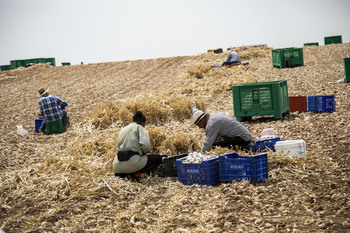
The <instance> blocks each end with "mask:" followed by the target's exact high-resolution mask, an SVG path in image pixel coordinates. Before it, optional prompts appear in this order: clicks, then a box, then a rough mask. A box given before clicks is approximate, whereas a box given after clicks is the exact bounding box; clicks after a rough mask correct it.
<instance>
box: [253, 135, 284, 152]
mask: <svg viewBox="0 0 350 233" xmlns="http://www.w3.org/2000/svg"><path fill="white" fill-rule="evenodd" d="M278 141H281V137H275V138H267V139H262V140H259V139H255V140H254V145H255V148H254V151H256V152H263V151H268V150H272V151H273V152H275V151H276V150H275V144H276V142H278Z"/></svg>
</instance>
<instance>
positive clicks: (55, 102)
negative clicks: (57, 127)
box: [38, 88, 68, 132]
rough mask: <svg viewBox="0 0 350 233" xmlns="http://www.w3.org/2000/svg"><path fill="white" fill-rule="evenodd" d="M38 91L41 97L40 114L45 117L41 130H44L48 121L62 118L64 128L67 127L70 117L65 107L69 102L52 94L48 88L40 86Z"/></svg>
mask: <svg viewBox="0 0 350 233" xmlns="http://www.w3.org/2000/svg"><path fill="white" fill-rule="evenodd" d="M38 92H39V95H40V97H41V98H40V100H39V107H40V114H39V116H41V117H44V123H43V124H42V125H41V128H40V131H41V132H43V131H44V130H45V123H46V122H51V121H58V120H61V119H62V122H63V127H64V129H66V128H67V127H68V117H67V112H66V110H65V108H66V107H67V106H68V103H67V102H66V101H63V100H61V99H60V98H58V97H57V96H54V95H50V94H49V93H48V89H45V88H40V89H39V90H38Z"/></svg>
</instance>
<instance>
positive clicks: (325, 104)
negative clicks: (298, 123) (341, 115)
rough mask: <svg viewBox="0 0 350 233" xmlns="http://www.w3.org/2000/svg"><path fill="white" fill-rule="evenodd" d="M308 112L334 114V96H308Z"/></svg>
mask: <svg viewBox="0 0 350 233" xmlns="http://www.w3.org/2000/svg"><path fill="white" fill-rule="evenodd" d="M308 111H309V112H334V111H335V96H334V95H310V96H308Z"/></svg>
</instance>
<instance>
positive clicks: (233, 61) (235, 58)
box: [222, 50, 241, 66]
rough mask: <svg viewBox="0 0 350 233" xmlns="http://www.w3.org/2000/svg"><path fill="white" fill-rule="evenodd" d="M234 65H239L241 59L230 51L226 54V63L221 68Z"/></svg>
mask: <svg viewBox="0 0 350 233" xmlns="http://www.w3.org/2000/svg"><path fill="white" fill-rule="evenodd" d="M234 64H241V58H240V57H239V55H238V53H237V52H235V51H232V50H230V51H229V52H228V56H227V59H226V61H225V62H224V63H223V64H222V65H223V66H230V65H234Z"/></svg>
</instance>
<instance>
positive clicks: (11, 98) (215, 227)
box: [0, 43, 350, 233]
mask: <svg viewBox="0 0 350 233" xmlns="http://www.w3.org/2000/svg"><path fill="white" fill-rule="evenodd" d="M237 51H238V52H239V54H240V56H241V59H242V61H243V62H249V65H248V66H235V67H231V68H226V67H223V68H211V66H212V65H220V64H221V63H222V62H223V61H224V60H225V59H226V56H227V52H225V53H222V54H213V53H212V54H200V55H196V56H184V57H170V58H159V59H148V60H137V61H123V62H109V63H100V64H87V65H73V66H63V67H50V66H46V65H36V66H33V67H30V68H19V69H17V70H13V71H2V72H0V85H1V92H0V100H1V101H0V103H1V106H0V108H1V110H0V118H1V122H2V123H1V124H0V127H1V137H0V228H1V229H3V230H4V231H5V232H7V233H10V232H349V231H350V220H349V219H350V218H349V217H350V216H349V213H350V199H349V193H350V190H349V187H350V186H349V184H350V177H349V163H350V152H349V148H350V143H349V136H350V132H349V122H350V116H349V113H350V104H349V99H350V85H349V84H347V83H341V82H337V80H339V79H341V78H343V77H344V68H343V58H344V57H345V56H350V44H349V43H346V44H337V45H327V46H311V47H305V48H304V49H303V51H304V63H305V65H304V66H302V67H295V68H287V69H277V68H273V67H272V60H271V48H266V47H265V48H264V47H261V48H259V47H258V48H250V47H247V46H242V47H239V48H237ZM274 80H287V82H288V91H289V96H297V95H302V96H307V95H331V94H334V95H335V96H336V111H335V112H332V113H314V112H304V113H298V112H292V113H291V115H290V116H288V117H287V118H285V119H283V120H273V119H272V118H270V117H256V118H253V120H252V121H250V122H245V124H246V126H247V127H248V128H249V130H250V131H251V133H252V135H253V137H254V138H259V137H260V136H261V132H262V130H263V129H264V128H274V129H275V130H276V131H277V134H278V135H281V136H282V137H283V138H282V139H283V140H288V139H304V140H305V141H306V143H307V153H306V154H305V155H303V156H301V157H300V158H296V159H291V158H289V156H284V155H282V154H278V153H273V152H269V153H268V165H269V178H268V179H267V180H265V181H264V182H260V183H256V184H251V183H249V182H236V181H234V182H229V183H222V184H219V185H216V186H197V185H192V186H185V185H182V184H181V183H179V182H178V181H177V179H176V178H162V177H157V176H154V177H148V176H143V177H142V178H141V184H139V183H132V182H130V181H128V180H123V179H119V178H116V177H115V176H114V175H113V171H112V161H113V158H114V156H115V154H116V151H115V144H116V141H117V138H118V132H119V131H120V129H121V128H122V127H123V126H124V125H126V124H128V123H129V122H130V120H131V116H132V114H133V113H134V112H135V111H136V110H141V111H143V112H144V113H145V115H146V117H147V118H148V125H147V126H146V128H147V130H148V131H149V134H150V137H151V140H152V144H153V151H152V152H154V153H166V154H168V155H169V156H172V155H177V154H180V153H183V152H190V151H199V150H200V148H201V144H202V143H203V141H204V139H205V135H204V132H203V131H202V130H200V129H198V128H196V127H195V126H193V125H191V124H190V122H189V118H190V116H191V107H192V106H194V105H196V106H197V107H199V108H201V109H203V110H206V111H208V112H226V113H227V114H229V115H233V101H232V92H231V87H232V85H236V84H242V83H253V82H262V81H274ZM40 87H48V88H49V89H50V93H51V94H54V95H57V96H59V97H60V98H62V99H63V100H66V101H67V102H68V103H69V106H68V107H67V111H68V114H69V117H70V120H71V123H72V125H71V127H70V128H69V130H68V131H67V132H66V133H64V134H59V135H50V136H45V135H41V134H37V133H34V119H35V118H36V117H37V114H38V100H39V97H38V94H37V90H38V89H39V88H40ZM16 125H23V127H24V128H25V129H27V130H28V131H29V134H28V135H27V136H24V137H22V136H19V135H17V133H16V131H17V127H16ZM225 152H228V150H227V149H217V150H216V151H214V152H213V153H217V154H222V153H225ZM241 153H243V152H241Z"/></svg>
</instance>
